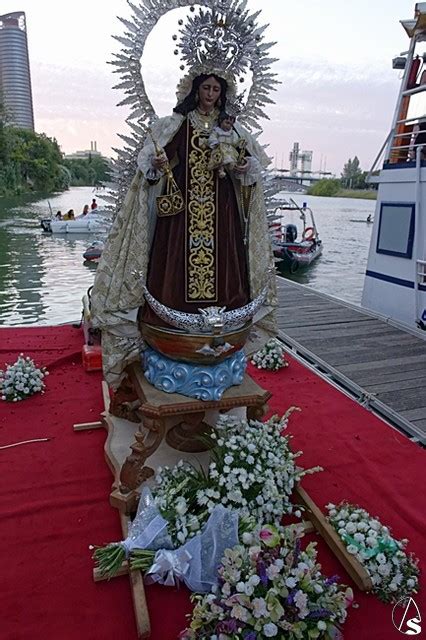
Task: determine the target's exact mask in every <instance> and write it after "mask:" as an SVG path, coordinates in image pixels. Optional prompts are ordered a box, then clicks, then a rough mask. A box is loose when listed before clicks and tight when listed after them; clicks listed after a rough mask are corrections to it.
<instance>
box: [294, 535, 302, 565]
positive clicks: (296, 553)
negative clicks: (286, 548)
mask: <svg viewBox="0 0 426 640" xmlns="http://www.w3.org/2000/svg"><path fill="white" fill-rule="evenodd" d="M300 547H301V543H300V538H297V540H296V542H295V545H294V552H293V567H295V566H296V565H297V563H298V562H299V556H300Z"/></svg>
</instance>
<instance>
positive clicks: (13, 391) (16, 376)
mask: <svg viewBox="0 0 426 640" xmlns="http://www.w3.org/2000/svg"><path fill="white" fill-rule="evenodd" d="M47 375H49V372H48V371H47V370H46V367H42V368H41V369H39V368H38V367H36V365H35V364H34V360H32V359H31V358H30V357H29V356H27V357H24V354H23V353H20V354H19V357H18V359H17V361H16V362H15V363H14V364H6V370H4V371H3V370H0V395H1V399H2V400H8V401H10V402H18V401H19V400H25V398H29V396H32V395H33V394H34V393H38V392H41V393H44V388H45V386H46V385H45V382H44V378H45V376H47Z"/></svg>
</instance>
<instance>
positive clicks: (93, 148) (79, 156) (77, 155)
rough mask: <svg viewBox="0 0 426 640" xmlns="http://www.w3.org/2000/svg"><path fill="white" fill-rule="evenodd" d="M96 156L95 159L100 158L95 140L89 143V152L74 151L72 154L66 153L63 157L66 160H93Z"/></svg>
mask: <svg viewBox="0 0 426 640" xmlns="http://www.w3.org/2000/svg"><path fill="white" fill-rule="evenodd" d="M94 156H96V157H97V158H101V157H102V153H101V152H100V151H98V149H97V143H96V140H95V141H93V142H90V151H89V150H88V149H86V150H84V151H74V153H68V154H67V155H66V156H65V159H66V160H84V159H85V158H93V157H94Z"/></svg>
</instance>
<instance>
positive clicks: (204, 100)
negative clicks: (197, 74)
mask: <svg viewBox="0 0 426 640" xmlns="http://www.w3.org/2000/svg"><path fill="white" fill-rule="evenodd" d="M220 91H221V87H220V83H219V82H218V81H217V80H216V78H214V77H213V76H210V77H209V78H206V79H205V80H204V82H202V83H201V84H200V87H199V89H198V97H199V103H198V106H199V109H200V110H201V111H204V112H206V113H207V112H209V111H211V110H212V109H213V108H214V106H215V104H216V102H217V101H218V100H219V98H220Z"/></svg>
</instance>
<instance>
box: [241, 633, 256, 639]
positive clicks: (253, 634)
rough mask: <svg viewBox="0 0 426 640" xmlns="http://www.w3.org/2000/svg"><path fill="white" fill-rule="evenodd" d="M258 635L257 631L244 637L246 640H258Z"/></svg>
mask: <svg viewBox="0 0 426 640" xmlns="http://www.w3.org/2000/svg"><path fill="white" fill-rule="evenodd" d="M256 639H257V633H256V631H249V632H248V634H247V635H245V636H244V640H256Z"/></svg>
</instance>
